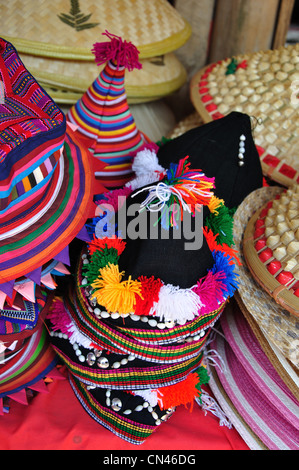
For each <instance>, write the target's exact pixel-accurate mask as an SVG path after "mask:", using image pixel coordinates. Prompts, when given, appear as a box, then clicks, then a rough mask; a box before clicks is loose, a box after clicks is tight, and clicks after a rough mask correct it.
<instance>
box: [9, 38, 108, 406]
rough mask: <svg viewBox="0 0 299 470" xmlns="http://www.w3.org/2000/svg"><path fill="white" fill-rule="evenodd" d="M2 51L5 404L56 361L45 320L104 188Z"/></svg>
mask: <svg viewBox="0 0 299 470" xmlns="http://www.w3.org/2000/svg"><path fill="white" fill-rule="evenodd" d="M0 53H1V57H0V60H1V66H0V74H1V83H2V91H3V93H2V95H1V102H0V168H1V171H0V173H1V176H0V186H1V192H0V335H1V336H0V338H1V354H2V353H3V354H4V356H5V357H4V362H3V365H1V369H0V397H1V398H3V397H4V396H7V395H13V394H15V393H19V392H20V391H22V390H23V392H24V391H25V389H26V388H27V386H28V385H33V384H34V381H35V380H36V381H39V380H40V378H41V377H42V376H43V375H47V372H48V371H49V370H50V369H49V368H50V366H52V368H53V367H54V365H55V361H57V358H56V359H55V355H54V354H53V352H52V351H51V350H50V349H49V343H48V340H47V336H45V332H44V331H43V320H44V317H45V315H46V313H47V309H48V308H49V303H50V301H51V292H53V290H54V289H55V288H56V287H57V283H58V280H59V278H60V276H64V275H65V274H69V270H68V268H67V267H66V265H69V264H70V257H69V244H70V243H71V241H72V240H73V239H74V238H75V237H77V236H78V237H79V238H82V237H83V239H84V237H85V227H84V224H85V221H86V219H87V217H88V216H89V215H92V214H93V211H92V208H93V206H92V204H93V202H92V197H93V192H94V190H96V191H97V192H101V191H103V190H104V188H103V187H102V188H101V187H100V186H97V187H95V183H94V168H93V166H92V165H93V161H92V159H91V155H90V154H89V152H88V150H87V149H84V148H83V147H82V145H81V144H80V142H79V141H78V139H77V137H76V135H75V133H74V131H73V130H72V128H71V126H70V125H66V119H65V116H64V115H63V113H62V112H61V111H60V109H59V108H58V107H57V106H56V105H55V103H54V102H53V101H52V99H51V98H50V97H49V96H48V95H47V93H46V92H45V91H44V90H43V89H42V88H41V87H40V85H39V84H38V83H37V82H36V80H35V78H34V77H33V76H32V75H31V74H30V73H29V72H28V71H27V69H26V68H25V66H24V65H23V63H22V61H21V60H20V58H19V56H18V53H17V51H16V49H15V48H14V46H13V45H12V44H11V43H9V42H7V41H5V40H3V39H0ZM98 164H99V165H100V162H99V163H98ZM101 165H103V164H101ZM10 374H11V375H10Z"/></svg>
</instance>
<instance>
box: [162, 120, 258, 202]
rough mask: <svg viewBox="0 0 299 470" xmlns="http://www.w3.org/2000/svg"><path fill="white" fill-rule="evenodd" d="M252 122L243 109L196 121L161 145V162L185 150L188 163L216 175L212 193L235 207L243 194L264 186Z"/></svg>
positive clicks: (165, 164)
mask: <svg viewBox="0 0 299 470" xmlns="http://www.w3.org/2000/svg"><path fill="white" fill-rule="evenodd" d="M252 127H253V123H252V120H251V118H250V117H249V116H248V115H247V114H244V113H239V112H231V113H229V114H228V115H227V116H225V117H223V118H222V119H219V120H215V121H213V122H210V123H207V124H205V125H199V124H198V125H197V126H194V128H191V129H189V130H188V131H186V132H184V133H183V134H182V135H179V136H178V137H176V138H172V139H169V141H168V142H165V143H164V144H163V145H160V147H159V149H158V151H157V156H158V159H159V163H160V165H162V166H163V167H166V168H167V167H168V165H169V164H170V162H171V161H178V160H179V158H181V156H182V155H184V152H186V155H188V156H189V160H190V162H191V165H193V166H195V165H198V162H200V167H201V169H202V170H203V171H204V173H205V174H206V175H207V176H208V177H215V194H216V196H218V197H219V198H222V199H224V201H225V206H227V207H228V208H230V209H233V208H237V207H238V206H239V205H240V204H241V202H242V201H243V199H244V198H245V196H247V195H248V194H249V193H251V192H252V191H254V190H255V189H257V188H260V187H262V186H263V176H262V169H261V163H260V160H259V156H258V152H257V150H256V146H255V142H254V139H253V136H252Z"/></svg>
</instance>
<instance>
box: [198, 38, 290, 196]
mask: <svg viewBox="0 0 299 470" xmlns="http://www.w3.org/2000/svg"><path fill="white" fill-rule="evenodd" d="M298 53H299V44H295V45H290V46H287V47H281V48H279V49H277V50H274V51H260V52H255V53H251V54H242V55H238V56H236V57H233V58H228V59H225V60H222V61H220V62H217V63H214V64H210V65H208V66H207V67H205V68H204V69H202V70H200V71H199V72H197V73H196V74H195V75H194V77H193V78H192V80H191V83H190V94H191V100H192V102H193V104H194V106H195V108H196V110H197V111H198V113H199V114H200V115H201V117H202V118H203V120H204V121H205V122H208V121H211V120H215V119H218V118H219V117H221V116H224V115H226V114H228V113H229V112H231V111H240V112H244V113H247V114H248V115H250V116H252V117H253V118H255V120H256V126H255V130H254V139H255V142H256V145H257V149H258V152H259V155H260V159H261V164H262V168H263V173H264V175H266V176H268V177H269V178H271V179H272V180H273V181H276V182H278V183H280V184H282V185H284V186H288V187H289V186H291V185H293V184H294V183H297V182H298V181H299V179H298V178H299V166H298V157H297V156H298V149H299V140H298V124H299V117H298V98H296V90H297V92H298V80H299V54H298Z"/></svg>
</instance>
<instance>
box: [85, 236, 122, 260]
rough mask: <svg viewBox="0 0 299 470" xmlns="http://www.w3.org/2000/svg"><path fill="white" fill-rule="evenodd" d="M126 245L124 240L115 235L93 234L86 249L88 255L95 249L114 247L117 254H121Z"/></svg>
mask: <svg viewBox="0 0 299 470" xmlns="http://www.w3.org/2000/svg"><path fill="white" fill-rule="evenodd" d="M125 247H126V242H125V241H124V240H122V239H121V238H118V237H116V236H114V237H111V238H108V237H105V238H96V236H95V235H93V240H92V241H91V242H90V243H89V245H88V251H89V254H90V256H91V255H92V254H93V253H94V252H95V251H97V250H99V251H102V250H103V249H104V248H108V249H109V248H115V249H116V250H117V254H118V256H120V255H121V254H122V252H123V251H124V249H125Z"/></svg>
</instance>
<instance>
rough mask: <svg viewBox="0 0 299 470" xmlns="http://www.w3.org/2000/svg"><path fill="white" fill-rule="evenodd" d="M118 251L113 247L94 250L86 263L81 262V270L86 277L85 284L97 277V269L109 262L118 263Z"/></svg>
mask: <svg viewBox="0 0 299 470" xmlns="http://www.w3.org/2000/svg"><path fill="white" fill-rule="evenodd" d="M118 259H119V256H118V252H117V250H116V249H115V248H107V247H105V248H103V249H102V250H101V251H100V250H96V251H95V252H94V253H93V254H92V255H91V258H90V262H89V263H88V264H83V266H82V271H83V272H84V276H85V277H86V278H87V284H88V285H90V284H92V283H93V281H94V280H95V279H97V278H98V277H99V270H100V269H102V268H104V267H105V266H107V265H108V263H111V264H118Z"/></svg>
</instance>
